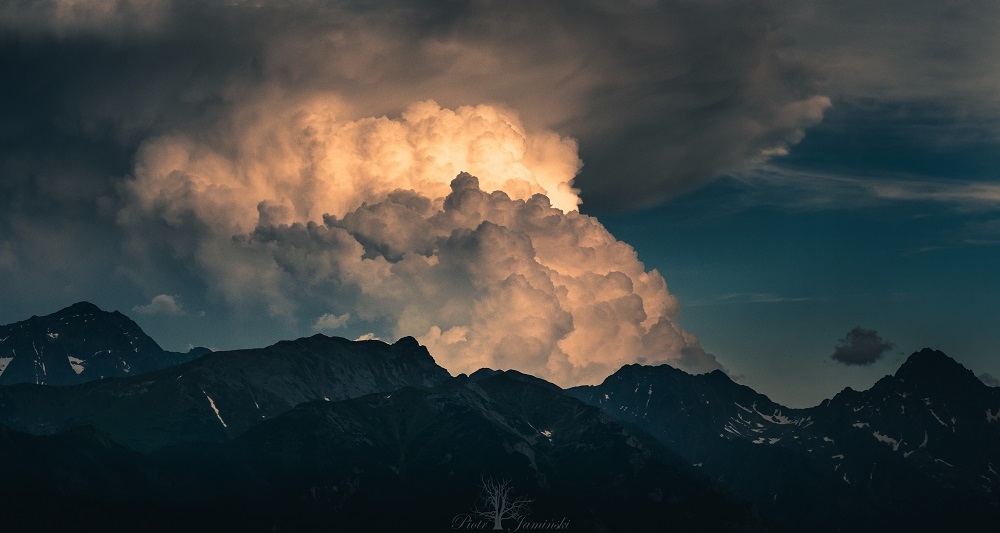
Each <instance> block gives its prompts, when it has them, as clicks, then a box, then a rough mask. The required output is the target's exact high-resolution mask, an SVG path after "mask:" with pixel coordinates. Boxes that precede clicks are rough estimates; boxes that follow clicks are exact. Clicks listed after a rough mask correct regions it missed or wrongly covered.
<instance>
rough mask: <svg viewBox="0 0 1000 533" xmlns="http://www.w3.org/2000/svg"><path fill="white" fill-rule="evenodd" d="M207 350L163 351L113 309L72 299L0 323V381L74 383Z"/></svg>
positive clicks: (159, 364)
mask: <svg viewBox="0 0 1000 533" xmlns="http://www.w3.org/2000/svg"><path fill="white" fill-rule="evenodd" d="M207 351H208V350H207V349H204V348H196V349H193V350H191V351H189V352H187V353H177V352H168V351H165V350H163V349H162V348H160V345H159V344H157V343H156V341H154V340H153V339H151V338H150V337H149V336H148V335H146V333H145V332H144V331H142V328H140V327H139V325H138V324H136V323H135V322H133V321H132V319H130V318H129V317H127V316H125V315H123V314H121V313H119V312H118V311H114V312H106V311H103V310H101V309H100V308H99V307H97V306H96V305H94V304H92V303H90V302H78V303H75V304H73V305H71V306H69V307H67V308H65V309H62V310H59V311H56V312H55V313H52V314H50V315H45V316H41V317H39V316H32V317H31V318H29V319H27V320H23V321H21V322H15V323H13V324H7V325H4V326H0V385H13V384H17V383H32V384H38V385H76V384H80V383H86V382H88V381H94V380H99V379H104V378H112V377H123V376H131V375H136V374H141V373H144V372H150V371H153V370H158V369H160V368H165V367H168V366H172V365H176V364H179V363H183V362H186V361H190V360H192V359H194V358H196V357H198V356H200V355H203V354H204V353H206V352H207Z"/></svg>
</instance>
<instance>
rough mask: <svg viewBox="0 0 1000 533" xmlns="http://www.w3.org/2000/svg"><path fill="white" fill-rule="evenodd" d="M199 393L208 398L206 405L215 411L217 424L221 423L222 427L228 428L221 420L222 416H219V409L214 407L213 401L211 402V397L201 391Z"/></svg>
mask: <svg viewBox="0 0 1000 533" xmlns="http://www.w3.org/2000/svg"><path fill="white" fill-rule="evenodd" d="M201 393H202V394H204V395H205V397H206V398H208V405H210V406H211V407H212V411H215V417H216V418H218V419H219V422H221V423H222V427H224V428H228V427H229V426H227V425H226V421H225V420H223V419H222V415H220V414H219V408H218V407H216V406H215V400H213V399H212V397H211V396H209V395H208V393H207V392H205V391H201Z"/></svg>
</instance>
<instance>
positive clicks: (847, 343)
mask: <svg viewBox="0 0 1000 533" xmlns="http://www.w3.org/2000/svg"><path fill="white" fill-rule="evenodd" d="M892 348H893V344H892V343H891V342H888V341H886V340H883V339H882V337H880V336H879V334H878V332H877V331H875V330H873V329H864V328H862V327H861V326H855V327H854V328H853V329H851V331H849V332H847V335H845V336H844V338H843V339H841V340H840V342H839V343H838V344H837V346H836V348H834V351H833V355H831V356H830V358H831V359H833V360H834V361H837V362H838V363H843V364H845V365H861V366H864V365H870V364H872V363H874V362H875V361H878V360H879V359H880V358H881V357H882V356H883V355H885V354H886V353H887V352H888V351H889V350H891V349H892Z"/></svg>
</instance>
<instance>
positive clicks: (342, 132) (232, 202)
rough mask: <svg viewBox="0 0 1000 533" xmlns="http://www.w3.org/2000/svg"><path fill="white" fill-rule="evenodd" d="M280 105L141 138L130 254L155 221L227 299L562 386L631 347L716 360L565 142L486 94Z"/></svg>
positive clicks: (696, 363) (655, 354)
mask: <svg viewBox="0 0 1000 533" xmlns="http://www.w3.org/2000/svg"><path fill="white" fill-rule="evenodd" d="M287 105H288V106H289V108H288V109H287V110H285V111H284V112H282V111H281V108H280V105H278V104H277V103H275V102H272V103H271V107H272V109H274V110H275V112H274V113H272V114H268V115H266V116H264V115H253V116H255V117H260V118H259V120H255V121H248V122H239V127H237V128H231V129H229V130H228V131H229V133H228V134H226V133H224V132H222V131H219V132H218V134H217V135H211V136H209V137H210V138H212V139H215V140H216V143H215V144H214V145H213V144H210V143H204V142H203V143H196V142H193V141H192V140H191V139H189V138H187V137H185V136H184V135H180V134H170V135H165V136H162V137H159V138H156V139H153V140H151V141H149V142H148V143H147V144H146V146H145V147H144V148H143V149H142V150H141V151H140V157H139V159H138V161H137V164H136V175H135V179H134V180H133V181H131V182H130V183H129V191H130V194H131V195H132V196H133V201H132V202H130V203H129V206H128V207H127V208H126V209H124V210H122V212H121V213H120V220H121V222H122V224H123V227H126V228H129V229H132V230H134V232H135V233H134V234H133V237H134V238H133V242H134V245H135V247H136V249H137V250H141V249H142V246H143V243H146V242H148V236H149V235H157V236H158V238H157V242H160V243H168V244H169V245H170V246H171V253H172V254H174V255H175V256H182V257H183V258H184V259H185V261H187V262H189V263H190V264H192V265H195V268H196V269H197V272H198V273H199V275H200V276H203V277H204V279H205V280H206V281H207V282H208V284H209V285H210V286H214V287H217V288H218V290H219V291H220V293H221V295H222V297H223V298H225V299H226V300H227V301H229V302H230V303H231V304H232V305H233V306H237V307H238V306H244V305H258V304H263V305H266V306H267V307H268V309H269V310H270V312H271V313H272V314H273V315H275V316H279V317H284V318H286V319H289V320H295V319H296V317H297V316H299V315H302V314H308V312H309V310H311V309H322V310H323V315H322V316H324V317H327V318H328V320H323V319H320V320H319V321H317V322H315V324H314V326H317V327H319V326H324V327H326V326H333V325H334V324H333V323H334V322H336V326H342V325H343V323H344V322H346V321H345V320H341V317H346V316H348V313H350V317H351V319H352V320H355V321H360V322H362V323H367V324H368V325H370V326H372V327H371V329H374V330H376V331H381V332H383V334H386V335H389V336H392V337H399V336H403V335H413V336H415V337H417V338H418V339H419V340H420V341H421V342H423V343H424V344H425V345H427V346H428V348H429V349H430V350H431V353H432V354H434V356H435V357H436V358H437V359H438V360H439V362H441V364H442V365H444V366H445V367H446V368H448V369H449V370H451V371H453V372H471V371H474V370H476V369H478V368H480V367H484V366H488V367H502V368H518V369H520V370H523V371H526V372H532V373H535V374H537V375H540V376H543V377H546V378H548V379H550V380H552V381H554V382H556V383H559V384H561V385H574V384H578V383H583V382H594V381H596V380H598V379H601V378H603V377H605V376H607V375H608V374H609V373H610V372H613V371H614V370H615V369H617V368H618V367H620V366H621V365H622V364H626V363H630V362H635V361H643V362H649V363H656V362H669V363H672V364H674V365H676V366H679V367H681V368H684V369H686V370H689V371H692V372H702V371H706V370H711V369H714V368H718V367H719V364H718V363H717V362H716V361H715V359H714V357H712V356H711V355H710V354H707V353H705V352H704V350H702V349H701V348H700V346H699V344H698V340H697V339H696V338H695V337H694V336H693V335H691V334H690V333H687V332H686V331H684V330H683V329H681V328H680V327H679V326H678V325H677V323H676V318H677V315H678V313H679V306H678V304H677V302H676V299H675V298H674V297H673V296H672V295H671V294H670V293H669V292H668V291H667V286H666V283H665V281H664V280H663V278H662V276H660V274H659V273H658V272H656V271H655V270H652V271H647V270H646V269H645V267H644V265H643V264H642V263H641V262H640V261H639V260H638V257H637V255H636V252H635V250H634V249H632V247H631V246H629V245H627V244H625V243H623V242H620V241H618V240H617V239H615V238H614V237H613V236H612V235H611V234H610V233H608V232H607V230H606V229H605V228H604V227H603V226H602V225H601V224H600V223H599V222H598V221H597V219H595V218H593V217H590V216H586V215H582V214H580V213H579V212H578V211H577V210H576V205H577V198H576V196H575V192H574V190H573V188H572V186H571V185H572V180H573V175H574V173H575V171H576V170H577V169H578V168H579V166H580V161H579V158H578V156H577V153H576V145H575V143H573V142H572V140H570V139H566V138H563V137H561V136H559V135H557V134H555V133H554V132H551V131H531V130H528V129H526V128H525V127H524V126H523V125H522V124H521V122H520V120H519V119H518V117H517V116H516V115H515V114H513V113H511V112H508V111H503V110H499V109H497V108H494V107H491V106H485V105H480V106H475V107H462V108H459V109H456V110H449V109H443V108H441V107H440V106H438V105H437V104H435V103H433V102H419V103H416V104H414V105H413V106H411V107H409V108H408V109H407V111H406V112H404V113H403V114H402V115H401V116H400V117H399V118H395V119H390V118H387V117H382V118H374V119H363V120H340V119H338V118H337V115H336V107H335V106H332V105H326V104H325V103H324V102H315V101H310V102H307V103H302V102H297V101H295V102H291V103H287ZM225 124H226V125H227V126H228V125H231V124H232V122H226V123H225ZM466 169H468V170H470V171H472V172H475V173H482V174H483V177H480V176H474V175H473V174H471V173H469V172H464V170H466ZM557 202H558V203H557ZM330 317H333V318H334V319H335V320H333V321H331V320H329V318H330Z"/></svg>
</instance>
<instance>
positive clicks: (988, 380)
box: [979, 372, 1000, 387]
mask: <svg viewBox="0 0 1000 533" xmlns="http://www.w3.org/2000/svg"><path fill="white" fill-rule="evenodd" d="M979 381H982V382H983V383H985V384H987V385H989V386H990V387H1000V379H997V377H996V376H994V375H993V374H990V373H989V372H983V373H982V374H979Z"/></svg>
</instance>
